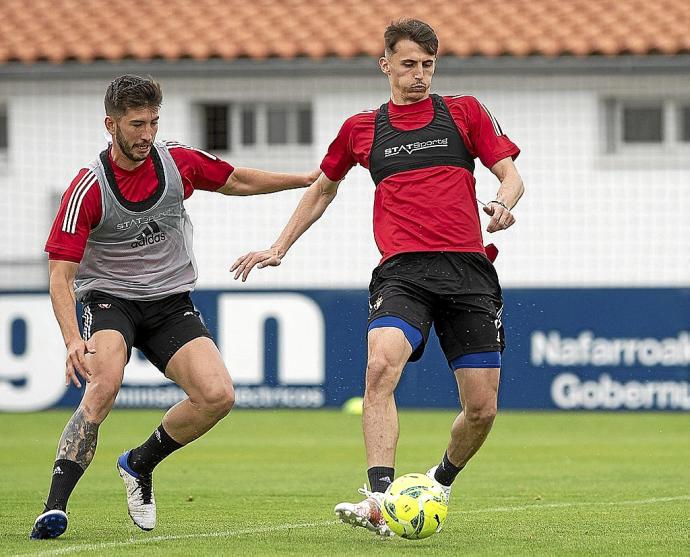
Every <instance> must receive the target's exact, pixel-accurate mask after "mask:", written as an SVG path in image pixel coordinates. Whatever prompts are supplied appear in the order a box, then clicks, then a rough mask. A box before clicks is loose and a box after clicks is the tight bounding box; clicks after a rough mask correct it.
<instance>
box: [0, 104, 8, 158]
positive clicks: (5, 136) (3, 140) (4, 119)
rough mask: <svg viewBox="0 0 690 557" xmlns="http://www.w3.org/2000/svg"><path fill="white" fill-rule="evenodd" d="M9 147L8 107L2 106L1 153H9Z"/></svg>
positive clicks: (0, 120)
mask: <svg viewBox="0 0 690 557" xmlns="http://www.w3.org/2000/svg"><path fill="white" fill-rule="evenodd" d="M8 146H9V131H8V125H7V107H6V106H4V105H0V152H5V151H7V147H8Z"/></svg>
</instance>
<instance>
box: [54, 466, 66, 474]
mask: <svg viewBox="0 0 690 557" xmlns="http://www.w3.org/2000/svg"><path fill="white" fill-rule="evenodd" d="M56 474H57V475H58V476H62V475H63V474H64V472H63V471H62V468H60V467H59V466H56V467H55V470H53V476H55V475H56Z"/></svg>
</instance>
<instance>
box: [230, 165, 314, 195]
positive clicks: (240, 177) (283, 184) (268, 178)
mask: <svg viewBox="0 0 690 557" xmlns="http://www.w3.org/2000/svg"><path fill="white" fill-rule="evenodd" d="M319 174H321V170H320V169H318V170H314V171H312V172H310V173H307V174H283V173H279V172H267V171H265V170H257V169H255V168H235V169H234V170H233V171H232V173H231V174H230V176H229V177H228V180H227V181H226V182H225V185H224V186H221V187H220V188H219V189H218V190H216V191H218V192H219V193H222V194H224V195H257V194H261V193H273V192H277V191H283V190H291V189H295V188H306V187H307V186H309V185H311V184H312V183H313V182H314V180H316V179H317V178H318V177H319Z"/></svg>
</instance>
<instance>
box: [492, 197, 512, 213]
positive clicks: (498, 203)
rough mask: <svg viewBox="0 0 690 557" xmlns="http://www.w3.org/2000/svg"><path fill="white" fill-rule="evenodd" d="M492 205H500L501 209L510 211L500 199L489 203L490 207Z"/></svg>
mask: <svg viewBox="0 0 690 557" xmlns="http://www.w3.org/2000/svg"><path fill="white" fill-rule="evenodd" d="M492 203H496V204H497V205H500V206H501V207H503V208H504V209H505V210H506V211H510V209H508V206H507V205H506V204H505V203H503V201H499V200H498V199H494V200H493V201H489V205H491V204H492Z"/></svg>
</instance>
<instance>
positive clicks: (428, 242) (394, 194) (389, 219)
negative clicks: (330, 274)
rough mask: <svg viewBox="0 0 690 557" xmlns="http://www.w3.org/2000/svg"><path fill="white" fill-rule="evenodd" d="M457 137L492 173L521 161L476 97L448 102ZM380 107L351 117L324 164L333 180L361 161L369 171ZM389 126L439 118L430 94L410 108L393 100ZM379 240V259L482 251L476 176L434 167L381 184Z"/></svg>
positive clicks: (407, 125)
mask: <svg viewBox="0 0 690 557" xmlns="http://www.w3.org/2000/svg"><path fill="white" fill-rule="evenodd" d="M443 100H444V101H445V102H446V105H447V106H448V109H449V111H450V114H451V117H452V118H453V121H454V122H455V125H456V127H457V128H458V131H459V132H460V137H461V138H462V140H463V142H464V143H465V146H466V147H467V149H468V151H469V152H470V154H471V155H472V156H473V157H475V158H476V157H479V159H480V160H481V162H482V164H483V165H484V166H486V167H487V168H491V167H492V166H493V165H494V164H496V163H497V162H498V161H500V160H502V159H504V158H506V157H512V158H513V159H515V158H517V156H518V154H519V153H520V149H518V147H517V146H516V145H515V144H514V143H513V142H512V141H511V140H510V139H508V137H507V136H506V135H504V134H503V132H502V130H501V128H500V126H499V125H498V122H496V120H495V119H494V118H493V116H491V114H490V113H489V111H488V110H487V109H486V108H485V107H484V106H483V105H482V104H481V103H480V102H479V101H478V100H477V99H476V98H474V97H470V96H458V97H443ZM377 112H378V111H377V110H369V111H365V112H361V113H359V114H356V115H354V116H352V117H350V118H348V119H347V120H346V121H345V123H344V124H343V126H342V128H340V132H338V135H337V137H336V138H335V139H334V140H333V142H332V143H331V145H330V147H329V148H328V153H327V154H326V156H325V157H324V159H323V161H322V163H321V170H322V171H323V172H324V174H326V176H327V177H328V178H329V179H330V180H333V181H334V182H336V181H339V180H342V179H343V178H344V177H345V175H346V174H347V172H348V171H349V170H350V169H351V168H352V167H353V166H354V165H356V164H360V165H362V166H363V167H364V168H369V154H370V152H371V146H372V142H373V140H374V126H375V121H376V114H377ZM388 112H389V118H390V123H391V125H393V126H394V127H395V128H398V129H400V130H403V131H409V130H414V129H418V128H422V127H424V126H426V125H427V124H429V123H430V122H431V120H432V118H433V116H434V108H433V103H432V99H431V98H430V97H428V98H426V99H424V100H422V101H419V102H417V103H414V104H409V105H396V104H393V102H392V101H389V102H388ZM374 239H375V240H376V245H377V246H378V248H379V251H380V252H381V255H382V259H381V262H383V261H385V260H386V259H388V258H390V257H392V256H393V255H396V254H398V253H406V252H415V251H454V252H480V253H484V246H483V242H482V231H481V226H480V222H479V211H478V209H477V201H476V194H475V179H474V176H473V175H472V174H471V173H470V172H469V171H468V170H467V169H465V168H459V167H454V166H435V167H431V168H423V169H416V170H408V171H405V172H399V173H397V174H393V175H392V176H389V177H387V178H385V179H384V180H382V181H381V182H380V183H379V185H378V186H377V187H376V194H375V197H374Z"/></svg>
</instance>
